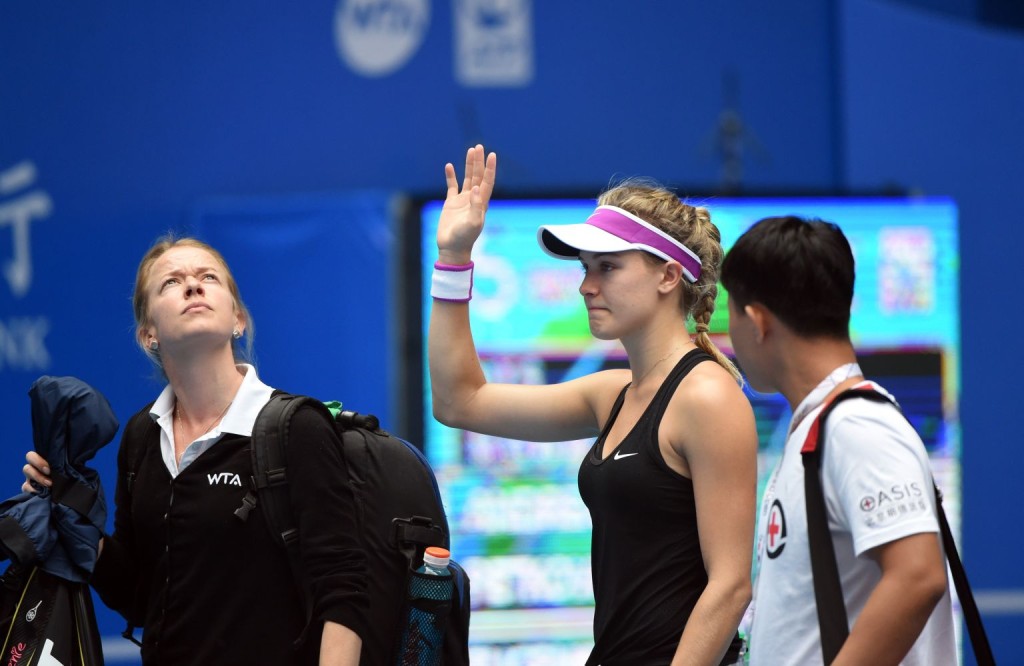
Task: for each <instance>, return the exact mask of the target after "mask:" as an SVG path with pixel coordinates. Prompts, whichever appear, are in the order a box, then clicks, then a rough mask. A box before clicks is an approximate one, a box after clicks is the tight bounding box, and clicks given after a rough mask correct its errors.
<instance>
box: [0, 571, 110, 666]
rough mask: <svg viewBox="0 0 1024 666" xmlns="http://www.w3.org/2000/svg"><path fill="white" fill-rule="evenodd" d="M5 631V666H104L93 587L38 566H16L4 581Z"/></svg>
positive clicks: (0, 588) (0, 601) (1, 625)
mask: <svg viewBox="0 0 1024 666" xmlns="http://www.w3.org/2000/svg"><path fill="white" fill-rule="evenodd" d="M0 631H2V632H3V633H2V637H3V651H2V652H0V663H2V664H8V665H11V666H14V665H17V666H36V665H37V664H55V663H60V664H64V666H102V664H103V652H102V649H101V647H100V633H99V629H98V628H97V626H96V616H95V614H94V613H93V607H92V595H91V593H90V591H89V586H88V584H87V583H73V582H71V581H69V580H65V579H63V578H59V577H57V576H53V575H51V574H48V573H46V572H45V571H43V570H42V569H41V568H39V567H38V566H34V565H33V566H21V565H18V564H11V566H10V567H8V569H7V571H6V572H5V573H4V575H3V576H2V577H0Z"/></svg>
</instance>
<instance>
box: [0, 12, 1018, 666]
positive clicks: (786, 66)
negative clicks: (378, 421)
mask: <svg viewBox="0 0 1024 666" xmlns="http://www.w3.org/2000/svg"><path fill="white" fill-rule="evenodd" d="M998 4H999V3H995V2H977V3H975V2H970V1H967V0H965V1H959V2H951V1H945V2H941V1H940V0H935V1H934V2H928V1H927V0H916V1H914V2H908V3H901V2H895V1H883V0H823V1H818V2H807V1H806V0H804V1H797V0H779V1H777V2H774V3H770V4H765V3H759V2H753V1H752V0H722V1H720V2H716V3H697V2H692V1H677V0H636V1H635V2H631V3H619V2H608V1H606V0H593V1H591V2H587V3H570V2H557V3H556V2H532V3H531V2H530V0H447V1H434V2H430V1H429V0H330V1H328V0H309V1H307V2H302V3H289V4H287V5H280V4H273V3H251V2H238V1H237V0H225V1H223V2H218V3H212V4H211V3H199V2H188V1H186V2H182V3H176V4H174V5H173V6H172V5H150V4H145V3H131V2H110V3H105V4H101V5H97V4H94V3H93V4H90V3H78V4H66V3H56V2H52V1H50V0H42V1H31V2H30V1H29V0H8V1H7V2H5V3H3V4H2V5H0V267H3V269H4V277H5V278H6V279H5V280H4V281H2V282H0V422H2V423H4V424H5V425H4V426H3V428H2V429H0V468H2V469H3V470H6V471H4V472H2V473H0V481H3V482H4V483H5V484H6V485H7V487H9V488H10V489H11V493H10V494H13V493H14V492H15V491H16V489H17V485H18V483H19V479H20V473H19V470H18V468H19V467H20V464H21V463H20V460H21V456H22V453H23V452H24V451H25V450H27V449H28V448H29V447H30V444H31V432H30V429H29V425H28V401H27V399H26V395H25V392H26V391H27V389H28V386H29V384H30V383H31V381H32V380H33V379H34V378H35V377H37V376H38V375H40V374H44V373H50V374H73V375H77V376H79V377H82V378H83V379H85V380H87V381H89V382H91V383H93V384H94V385H95V386H97V388H99V389H100V390H102V391H103V392H104V393H105V394H106V395H107V396H108V397H109V398H110V400H111V403H112V404H113V406H114V408H115V411H116V412H117V413H118V415H119V417H120V418H121V420H122V422H123V421H124V420H126V419H127V417H128V416H129V415H130V414H131V413H133V412H134V411H135V410H136V409H138V408H139V407H140V406H141V405H142V404H143V403H144V402H146V401H148V400H149V399H151V398H152V397H153V396H155V395H156V393H157V392H158V391H159V384H158V383H157V382H156V381H155V380H154V379H153V377H152V372H151V370H150V369H149V366H148V364H147V362H146V361H145V359H144V358H143V357H142V355H141V353H139V352H138V351H137V350H136V349H135V347H134V344H133V341H132V320H131V312H130V305H129V297H130V293H131V286H132V282H133V280H134V270H135V266H136V262H137V260H138V258H139V257H140V256H141V254H142V253H143V251H144V250H145V249H146V247H147V246H148V244H149V243H150V242H151V241H152V240H153V239H154V238H155V237H156V236H157V235H159V234H160V233H162V232H164V231H166V230H168V229H179V230H186V231H188V230H192V231H195V232H198V233H201V234H202V235H204V236H205V237H206V238H208V239H210V240H212V241H214V243H215V244H216V245H217V246H218V247H220V248H222V249H223V250H224V252H225V254H226V255H227V257H228V260H229V261H230V262H231V263H232V265H233V267H234V268H235V271H236V273H238V276H239V279H240V282H241V285H242V288H243V295H244V296H245V298H246V300H247V301H248V303H249V305H250V307H251V309H252V310H253V312H254V315H255V320H256V324H257V336H256V340H257V350H258V352H259V358H260V363H261V370H262V373H263V374H264V376H265V378H266V379H267V380H268V381H269V382H270V383H273V384H275V385H278V386H281V387H284V388H295V389H297V390H300V389H301V390H306V391H308V392H317V393H320V394H324V395H327V394H331V395H339V396H341V397H342V398H343V399H346V400H348V399H349V398H348V396H354V395H358V396H359V398H358V399H354V400H355V401H356V402H358V403H359V404H358V406H359V407H363V406H364V405H365V409H366V410H368V411H369V410H372V411H377V412H379V413H381V414H382V415H384V416H385V417H386V418H388V417H391V418H398V412H399V411H400V406H399V405H396V404H395V399H394V397H393V396H395V395H399V394H400V392H401V387H398V386H396V385H395V379H394V377H395V376H396V372H397V371H396V366H397V365H398V364H399V363H401V359H400V358H395V355H396V351H395V350H396V348H397V347H396V340H398V339H399V338H400V337H401V331H400V330H396V327H397V324H396V322H397V321H399V320H398V319H396V317H395V316H394V312H393V311H392V308H391V305H390V304H391V303H394V302H396V299H395V298H394V296H395V291H396V290H397V289H399V288H400V285H399V283H397V282H396V281H395V280H394V273H393V272H392V271H391V270H390V269H389V266H392V265H393V263H394V262H396V261H397V259H398V256H397V247H398V245H399V241H400V240H401V238H402V235H403V230H402V229H401V228H400V227H398V226H394V225H393V224H392V222H391V221H392V219H394V217H395V213H396V211H397V210H398V207H399V204H400V203H401V196H400V195H402V194H411V195H437V196H440V195H441V194H442V193H443V176H442V166H443V164H444V163H445V162H446V161H449V160H451V161H454V162H455V163H456V164H458V162H459V158H460V157H461V156H462V155H463V154H464V150H465V148H466V146H468V145H470V144H471V143H475V142H478V141H482V142H484V143H485V145H486V146H487V147H488V148H489V149H495V150H497V151H498V152H499V155H500V161H501V166H500V174H499V178H500V183H499V191H498V193H497V196H502V195H513V194H526V193H528V194H542V193H587V194H596V193H597V192H598V191H599V190H600V189H601V188H602V187H603V186H604V185H606V184H607V182H608V181H609V179H610V178H612V177H613V176H616V175H650V176H654V177H656V178H658V179H660V180H662V181H665V182H667V183H671V184H674V185H676V186H678V187H679V189H680V192H681V193H683V194H687V193H692V194H701V195H705V194H709V193H715V192H719V191H730V192H736V191H739V192H758V193H772V192H780V193H800V192H815V193H820V192H842V191H856V192H865V191H880V190H887V189H909V190H912V191H920V192H923V193H927V194H940V195H950V196H952V197H953V198H954V199H955V200H956V201H957V202H958V204H959V206H960V210H961V260H962V267H961V278H962V289H961V295H962V302H961V308H962V313H963V324H962V347H963V357H962V382H963V383H962V388H963V396H962V402H961V410H962V415H961V416H962V424H963V442H964V452H963V461H964V478H963V482H964V496H963V502H964V506H963V510H964V514H963V515H964V530H963V548H962V550H963V555H964V558H965V561H966V563H967V566H968V568H969V572H970V574H971V578H972V583H973V585H974V587H975V588H976V590H977V591H978V592H979V600H980V602H981V604H982V607H983V609H984V610H985V614H986V617H985V619H986V622H987V624H988V627H989V629H990V632H991V638H992V640H993V644H994V647H995V649H996V653H997V654H998V655H1000V657H1002V659H1001V663H1024V656H1021V655H1020V654H1019V651H1018V648H1017V641H1016V640H1015V639H1016V635H1015V631H1014V630H1015V629H1016V630H1017V631H1019V628H1020V627H1021V626H1022V613H1024V568H1022V567H1021V566H1020V562H1021V553H1022V552H1024V537H1022V531H1021V529H1020V527H1019V526H1020V525H1021V524H1024V502H1021V501H1020V498H1019V493H1018V492H1014V491H1016V490H1017V489H1019V488H1020V485H1021V484H1020V481H1019V479H1020V475H1021V472H1020V469H1021V462H1022V461H1021V454H1020V444H1021V440H1022V438H1021V436H1020V434H1019V433H1020V431H1019V426H1018V423H1017V419H1016V418H1015V416H1016V413H1017V412H1018V411H1019V410H1018V409H1017V400H1016V398H1017V393H1018V391H1016V390H1015V389H1014V387H1013V384H1012V382H1013V380H1014V379H1015V378H1016V377H1018V376H1019V375H1020V374H1021V371H1022V370H1024V363H1022V357H1021V356H1022V350H1021V347H1020V345H1018V344H1015V340H1014V339H1013V332H1015V331H1016V326H1015V324H1016V323H1017V322H1018V321H1019V319H1020V316H1019V315H1018V314H1017V313H1016V310H1017V304H1018V303H1020V297H1019V295H1018V293H1017V292H1018V289H1017V287H1016V282H1017V280H1016V270H1015V268H1016V266H1017V264H1018V263H1019V262H1018V261H1017V258H1018V257H1017V255H1018V254H1019V247H1020V244H1021V241H1022V240H1024V232H1022V231H1021V223H1020V219H1021V213H1022V205H1021V203H1020V197H1019V193H1018V190H1019V187H1015V186H1016V185H1017V183H1016V182H1014V180H1012V179H1015V178H1016V177H1017V176H1018V174H1019V171H1020V158H1019V156H1020V155H1021V154H1024V132H1022V131H1021V122H1022V119H1024V31H1022V29H1021V26H1022V25H1024V22H1022V21H1020V20H1019V18H1020V12H1017V13H1014V12H1012V11H1006V12H1003V13H1002V14H1000V13H999V12H997V11H994V9H997V8H998V7H997V5H998ZM1008 4H1009V3H1008ZM993 15H1001V16H1004V17H1005V19H1006V21H1010V22H1009V23H1008V22H1003V23H1001V24H1000V23H998V22H993V21H992V20H991V18H992V16H993ZM339 16H340V17H341V19H340V20H339ZM981 18H984V19H985V21H984V22H982V21H981V20H980V19H981ZM460 21H461V22H460ZM339 24H340V25H343V26H345V27H346V30H347V31H345V32H344V33H343V34H344V35H345V38H344V40H343V41H342V43H343V44H345V45H347V47H349V48H355V49H357V51H358V53H357V54H356V57H355V59H354V60H346V58H345V57H343V55H342V50H339V47H338V41H337V34H338V31H337V30H336V28H337V26H338V25H339ZM459 26H462V28H460V27H459ZM463 40H470V41H473V42H474V43H475V44H477V45H478V48H477V50H475V51H473V53H474V54H475V56H474V57H473V58H467V57H464V56H462V55H460V53H461V52H460V51H459V49H458V45H459V44H460V43H462V41H463ZM367 44H369V45H370V46H368V47H367V46H366V45H367ZM353 45H354V46H353ZM359 45H363V46H364V48H362V49H359ZM403 49H404V52H405V53H406V54H407V57H406V58H404V59H402V58H397V57H396V58H395V61H396V64H395V65H394V67H393V68H392V69H391V70H389V71H382V68H384V67H385V65H386V64H387V63H386V62H384V61H386V60H387V58H386V56H387V54H388V53H401V52H402V51H403ZM353 63H355V64H353ZM360 63H361V64H360ZM474 65H475V67H476V69H475V70H473V71H475V72H476V78H473V77H472V76H471V74H472V72H471V73H470V74H467V73H466V72H467V70H468V69H472V66H474ZM375 66H376V67H377V68H378V69H377V71H376V74H375V75H371V76H367V75H365V74H362V73H360V71H363V72H365V71H367V69H372V68H373V67H375ZM481 76H483V77H484V79H485V80H481V78H480V77H481ZM488 77H489V78H488ZM737 121H738V122H737ZM25 231H27V235H19V234H21V233H22V232H25ZM22 241H25V242H22ZM26 251H27V253H26ZM26 257H27V258H28V259H29V260H30V262H31V263H30V268H31V273H27V272H26V266H28V264H26V263H25V258H26ZM398 268H401V267H400V266H399V267H398ZM352 294H356V295H358V298H357V299H356V300H357V301H358V303H359V307H358V309H357V310H354V309H353V307H352V306H350V305H348V303H347V302H346V301H345V296H346V295H348V296H351V295H352ZM342 303H344V305H342ZM356 313H358V316H357V315H356ZM261 323H262V326H261ZM261 330H265V331H267V336H266V337H265V338H264V337H261V335H260V331H261ZM1004 335H1005V336H1006V337H1005V339H1004ZM325 357H327V358H330V359H331V360H330V361H329V362H326V363H327V365H321V363H320V359H323V358H325ZM325 368H326V371H325V370H324V369H325ZM114 448H115V447H114V446H110V447H107V449H105V450H104V451H103V452H101V454H100V455H99V458H98V460H97V465H98V466H99V467H100V468H101V470H102V471H103V473H104V476H105V477H106V478H107V479H108V483H111V482H112V479H113V474H112V469H113V456H114ZM0 495H3V493H2V492H0ZM103 619H104V622H105V623H107V622H111V623H112V622H113V619H112V618H107V617H104V618H103ZM111 626H113V624H112V625H111ZM117 628H118V629H119V627H117ZM1014 660H1016V661H1014Z"/></svg>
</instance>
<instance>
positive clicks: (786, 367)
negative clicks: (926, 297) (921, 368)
mask: <svg viewBox="0 0 1024 666" xmlns="http://www.w3.org/2000/svg"><path fill="white" fill-rule="evenodd" d="M722 283H723V285H724V286H725V288H726V289H727V290H728V292H729V335H730V337H731V338H732V344H733V347H734V349H735V352H736V356H737V358H738V360H739V364H740V366H741V368H742V370H743V372H744V374H745V375H746V376H747V379H748V381H749V382H750V385H751V386H752V387H753V388H754V389H756V390H758V391H762V392H779V393H781V394H782V395H783V396H784V397H785V398H786V400H787V401H788V402H789V404H790V406H791V407H792V409H793V420H792V422H791V424H790V428H789V435H788V437H787V441H786V445H785V449H784V451H783V455H782V457H781V459H780V461H779V463H778V464H777V466H776V468H775V470H774V471H773V472H772V475H771V477H770V479H769V481H768V485H767V487H766V489H765V494H764V498H763V500H762V503H761V511H760V515H759V521H758V534H757V558H758V563H759V567H758V568H759V572H758V579H757V581H756V582H755V585H754V601H753V602H752V609H751V614H752V624H751V631H750V663H751V664H771V665H773V666H774V665H777V664H801V665H802V664H821V663H823V661H824V658H823V654H822V645H821V633H820V631H819V625H818V615H817V605H816V602H815V595H814V580H813V576H812V574H811V558H810V550H809V546H808V528H807V513H806V502H805V497H804V468H803V463H802V461H801V455H800V449H801V447H802V446H803V445H804V442H805V440H806V439H807V436H808V431H809V430H810V428H811V424H812V423H813V422H814V421H815V419H816V417H817V415H818V413H819V412H820V411H821V410H822V408H823V407H824V405H825V404H826V403H828V402H829V401H830V400H831V399H832V398H834V397H835V396H836V395H838V394H839V393H841V392H842V391H843V390H845V389H847V388H851V387H855V386H866V387H870V388H873V389H875V390H877V391H880V392H883V393H884V392H885V390H884V389H883V388H882V387H880V386H878V385H877V384H874V383H873V382H868V381H866V380H865V379H864V377H863V375H862V373H861V371H860V368H859V367H858V365H857V362H856V356H855V354H854V349H853V345H852V343H851V342H850V337H849V323H850V306H851V303H852V299H853V284H854V261H853V254H852V252H851V250H850V245H849V243H848V242H847V240H846V238H845V237H844V236H843V233H842V231H840V230H839V228H838V227H837V226H835V225H833V224H830V223H827V222H822V221H820V220H813V221H808V220H804V219H801V218H797V217H777V218H768V219H765V220H761V221H760V222H758V223H757V224H755V225H754V226H753V227H751V228H750V229H749V230H748V231H747V232H746V233H744V234H743V235H742V236H741V237H740V238H739V240H738V241H737V242H736V244H735V245H734V246H733V248H732V249H731V250H730V251H729V253H728V255H727V256H726V258H725V261H724V263H723V266H722ZM824 437H825V440H824V441H825V442H826V445H825V446H824V452H823V454H822V457H821V478H822V489H823V493H824V496H825V504H826V507H827V508H826V512H827V519H828V524H829V531H830V532H831V536H832V542H833V545H834V548H835V555H836V561H837V564H838V570H839V577H840V581H841V586H842V592H843V598H844V601H845V606H846V614H847V619H848V621H849V625H850V626H849V630H850V632H849V637H848V638H847V639H846V641H845V643H843V646H842V649H841V650H840V651H839V653H838V656H836V658H835V661H834V662H832V663H834V664H895V663H903V664H928V665H929V666H934V665H943V664H951V665H955V664H956V663H957V652H956V643H955V634H954V628H953V616H952V610H951V603H950V592H949V589H948V585H947V574H946V559H945V554H944V552H943V550H942V545H941V540H940V537H939V534H938V532H939V526H938V521H937V518H936V510H935V497H934V494H933V492H932V477H931V471H930V468H929V465H928V456H927V453H926V451H925V448H924V444H923V443H922V442H921V438H920V437H919V436H918V435H917V433H916V432H915V431H914V429H913V428H912V427H911V426H910V425H909V424H908V423H907V421H906V420H905V419H904V418H903V416H902V415H900V413H899V411H898V410H897V409H896V408H894V407H893V406H892V405H889V404H886V403H878V402H872V401H868V400H864V399H852V400H846V401H844V402H842V403H839V404H837V405H836V407H835V409H834V411H833V412H832V413H831V414H830V415H829V417H828V419H827V421H826V424H825V432H824Z"/></svg>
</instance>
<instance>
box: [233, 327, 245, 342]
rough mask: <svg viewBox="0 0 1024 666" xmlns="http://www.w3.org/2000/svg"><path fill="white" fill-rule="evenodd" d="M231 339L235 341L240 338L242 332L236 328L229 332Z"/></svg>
mask: <svg viewBox="0 0 1024 666" xmlns="http://www.w3.org/2000/svg"><path fill="white" fill-rule="evenodd" d="M231 337H233V338H234V339H235V340H237V339H238V338H240V337H242V332H241V331H240V330H238V329H237V328H236V329H235V330H233V331H231Z"/></svg>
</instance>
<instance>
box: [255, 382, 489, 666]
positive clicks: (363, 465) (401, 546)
mask: <svg viewBox="0 0 1024 666" xmlns="http://www.w3.org/2000/svg"><path fill="white" fill-rule="evenodd" d="M307 405H308V406H312V407H313V408H314V409H317V410H318V411H322V412H323V414H324V416H325V418H329V419H330V420H331V421H332V422H333V423H334V427H335V430H336V432H337V433H338V438H339V439H340V440H341V442H342V447H343V449H344V457H345V462H346V466H347V469H348V475H349V478H348V480H347V481H348V483H350V484H351V485H352V488H353V491H354V494H355V499H356V506H357V508H358V518H357V525H358V528H359V532H360V535H361V539H360V541H361V543H362V545H363V547H364V549H365V550H366V553H367V566H368V570H369V577H368V578H369V579H368V582H367V591H368V593H369V598H370V617H369V622H368V623H367V625H368V627H369V635H368V636H365V637H364V639H363V649H362V658H361V660H360V663H361V664H363V665H364V666H378V665H380V666H394V664H395V663H396V659H397V648H398V644H399V639H400V637H401V633H402V629H403V621H404V620H405V619H406V613H407V608H408V606H407V604H408V600H407V590H408V585H409V580H410V578H411V576H412V574H413V572H414V571H415V570H416V569H417V568H418V567H419V566H420V565H422V564H423V551H424V550H425V549H426V548H427V547H428V546H440V547H443V548H449V547H450V543H449V531H448V520H447V518H446V516H445V512H444V506H443V505H442V503H441V494H440V491H439V489H438V486H437V479H436V478H435V477H434V472H433V470H431V468H430V465H429V464H428V463H427V459H426V458H425V457H424V455H423V453H422V452H420V450H419V449H417V448H416V447H415V446H413V445H412V444H410V443H408V442H406V441H404V440H402V439H399V438H397V437H394V436H392V435H390V434H388V433H387V432H385V431H384V430H382V429H381V428H380V423H379V422H378V420H377V417H375V416H371V415H367V414H358V413H356V412H351V411H341V410H340V405H338V404H337V403H328V404H327V405H325V404H324V403H322V402H320V401H318V400H316V399H314V398H309V397H305V396H299V395H290V394H287V393H283V392H275V393H274V395H273V397H272V398H271V399H270V402H268V403H267V404H266V405H265V406H264V407H263V409H262V410H261V411H260V413H259V416H257V417H256V423H255V425H254V427H253V432H252V468H253V486H254V491H255V495H253V493H252V492H250V493H249V494H248V495H247V496H246V498H245V503H244V504H243V506H242V507H240V508H239V510H238V511H236V514H238V515H239V517H241V518H243V519H244V517H245V515H246V514H248V512H249V510H251V509H252V507H253V506H255V505H257V504H258V505H259V506H260V509H261V511H262V512H263V514H264V515H265V516H266V520H267V526H268V527H269V528H270V531H271V534H272V536H273V538H274V540H275V541H277V542H279V543H281V544H282V546H283V547H285V548H286V549H287V550H288V557H289V560H290V562H291V565H292V569H293V573H294V574H295V577H296V582H297V584H299V588H300V590H303V587H302V585H301V583H300V582H299V581H301V580H302V578H301V576H300V574H301V571H300V568H299V567H300V562H299V553H298V531H297V529H296V527H295V525H296V522H295V520H294V519H293V517H292V512H291V506H290V501H289V497H288V486H287V483H288V475H287V458H288V456H287V453H288V452H287V442H288V429H289V425H290V423H291V418H292V416H293V415H294V414H295V412H296V410H298V409H299V408H300V407H303V406H307ZM328 407H331V409H329V408H328ZM448 569H449V571H450V572H451V574H452V582H453V592H452V601H451V606H450V610H449V611H448V617H447V623H446V626H445V630H444V652H443V659H442V662H441V663H442V664H444V665H445V666H462V665H468V664H469V611H470V606H469V604H470V600H469V577H468V576H467V575H466V573H465V571H464V570H463V569H462V567H460V566H459V564H458V563H457V562H455V561H454V560H452V561H451V563H450V564H449V565H448ZM303 592H304V590H303ZM306 609H307V619H308V617H309V614H310V613H311V611H312V606H311V603H310V602H309V599H308V598H307V599H306Z"/></svg>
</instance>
